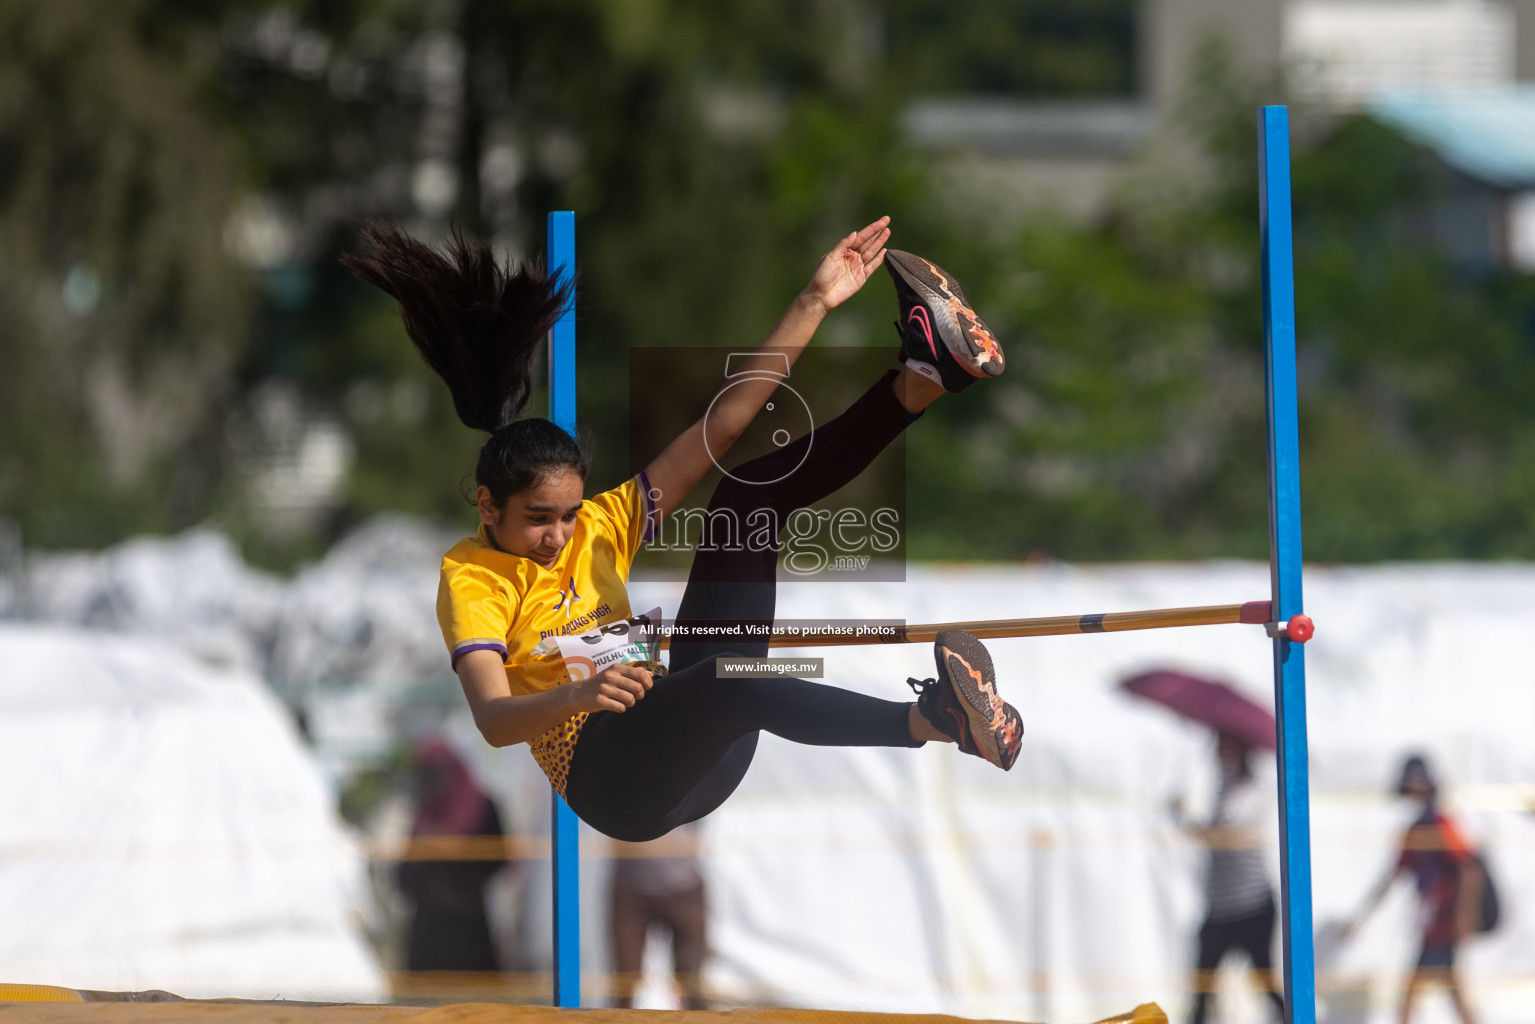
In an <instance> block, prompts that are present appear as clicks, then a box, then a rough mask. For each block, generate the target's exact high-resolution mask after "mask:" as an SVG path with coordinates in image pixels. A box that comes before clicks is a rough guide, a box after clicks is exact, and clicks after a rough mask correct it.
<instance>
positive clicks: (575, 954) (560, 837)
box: [546, 210, 581, 1007]
mask: <svg viewBox="0 0 1535 1024" xmlns="http://www.w3.org/2000/svg"><path fill="white" fill-rule="evenodd" d="M546 230H547V233H548V254H549V255H548V259H549V272H550V273H551V274H553V275H555V276H557V277H561V278H563V279H564V280H566V281H569V282H570V283H571V285H570V296H569V298H568V299H567V300H566V303H565V309H564V311H563V312H561V313H560V318H559V319H558V320H557V321H555V324H554V328H553V330H551V331H550V332H549V419H550V421H551V422H553V423H554V424H555V425H556V426H558V427H560V428H562V429H563V430H565V431H566V432H567V433H569V434H570V435H571V436H575V433H576V288H575V274H576V215H575V214H574V213H573V212H571V211H569V210H559V211H555V212H553V213H550V214H549V217H548V224H547V228H546ZM549 795H550V797H551V799H552V801H553V809H552V810H553V819H552V820H551V821H550V828H549V835H550V838H551V841H552V846H551V856H550V861H551V863H552V866H553V870H554V1005H555V1006H569V1007H576V1006H580V1005H581V836H580V831H579V825H580V822H579V819H577V818H576V812H575V811H572V810H571V809H570V805H569V804H567V803H566V802H565V801H564V800H563V799H562V798H561V797H560V795H559V794H558V793H556V792H554V791H553V790H550V792H549Z"/></svg>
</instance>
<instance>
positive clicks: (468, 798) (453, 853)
mask: <svg viewBox="0 0 1535 1024" xmlns="http://www.w3.org/2000/svg"><path fill="white" fill-rule="evenodd" d="M415 783H416V792H417V800H418V803H417V810H416V821H415V825H414V827H413V828H412V829H411V839H412V843H411V848H412V852H411V856H410V857H409V858H408V859H406V860H404V861H402V862H401V863H400V866H399V870H398V876H397V878H398V881H399V885H400V889H401V891H402V892H404V893H405V896H406V898H407V899H408V900H409V901H410V902H411V904H412V911H411V916H410V924H409V926H408V928H407V930H406V942H405V969H406V970H408V971H495V970H498V969H499V961H498V960H497V957H496V949H495V945H494V943H492V941H491V937H490V922H489V919H488V918H487V916H486V913H485V885H486V883H488V882H489V881H490V880H491V878H492V877H493V876H494V875H495V874H496V873H497V872H498V871H501V870H502V869H503V868H504V867H506V861H505V856H504V849H503V844H502V843H501V839H502V836H503V834H504V833H503V830H502V827H501V815H500V814H499V813H498V812H497V810H496V805H495V803H494V802H492V801H491V799H490V798H489V797H488V796H486V795H485V793H484V791H482V790H481V789H480V787H479V786H478V785H476V784H475V781H474V778H473V776H471V775H470V773H469V768H468V766H466V765H465V764H464V762H463V761H462V760H460V759H459V757H458V755H457V754H455V753H453V750H452V749H451V748H450V747H449V746H448V745H447V744H446V743H444V742H443V741H441V740H432V741H430V742H428V743H426V744H425V745H423V746H422V747H421V749H420V751H419V752H418V753H417V756H416V766H415ZM475 839H478V840H479V841H478V842H475V841H474V840H475ZM417 858H420V859H417ZM427 858H433V859H427ZM436 858H440V859H436Z"/></svg>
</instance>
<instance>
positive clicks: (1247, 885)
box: [1122, 672, 1284, 1024]
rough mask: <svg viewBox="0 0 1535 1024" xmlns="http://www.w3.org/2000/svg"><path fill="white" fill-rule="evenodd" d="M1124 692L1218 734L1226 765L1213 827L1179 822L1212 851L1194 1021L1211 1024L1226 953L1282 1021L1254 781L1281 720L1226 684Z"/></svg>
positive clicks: (1180, 681) (1144, 678)
mask: <svg viewBox="0 0 1535 1024" xmlns="http://www.w3.org/2000/svg"><path fill="white" fill-rule="evenodd" d="M1122 686H1123V688H1124V689H1125V690H1126V691H1128V692H1130V693H1132V694H1135V695H1136V696H1139V697H1144V698H1146V699H1147V700H1151V701H1154V702H1156V703H1158V704H1162V705H1164V706H1166V707H1169V708H1171V709H1172V710H1174V711H1177V712H1179V713H1180V714H1182V715H1184V716H1185V717H1188V718H1192V719H1193V720H1194V721H1197V722H1199V723H1201V724H1203V725H1208V726H1210V727H1211V728H1213V729H1214V730H1215V733H1216V744H1215V754H1216V759H1217V761H1218V763H1219V782H1218V783H1217V787H1216V794H1215V808H1214V811H1213V812H1212V813H1211V815H1210V819H1209V821H1208V822H1204V823H1193V822H1189V821H1187V820H1186V819H1184V817H1183V814H1182V807H1181V804H1178V803H1175V804H1174V815H1175V817H1176V818H1177V819H1178V820H1179V823H1180V824H1182V825H1183V826H1184V827H1185V828H1186V829H1188V831H1190V832H1191V833H1192V834H1194V835H1195V836H1196V837H1197V838H1198V839H1199V840H1200V841H1201V842H1202V843H1203V844H1204V845H1205V846H1206V847H1207V848H1208V851H1209V855H1208V859H1207V861H1206V868H1205V887H1204V888H1205V918H1204V922H1203V923H1202V924H1201V925H1200V927H1199V944H1198V953H1197V956H1196V969H1195V976H1194V1005H1193V1009H1192V1012H1191V1013H1190V1016H1189V1019H1190V1020H1191V1021H1192V1022H1193V1024H1204V1021H1205V1017H1206V1016H1207V1015H1208V1013H1209V1011H1210V1004H1211V1003H1212V1002H1213V998H1212V997H1213V996H1214V991H1215V977H1216V975H1215V972H1216V969H1217V968H1218V967H1219V966H1220V963H1221V961H1222V960H1223V959H1225V957H1226V954H1227V953H1231V952H1237V951H1240V952H1243V953H1246V954H1247V957H1248V959H1249V960H1250V961H1251V962H1252V966H1253V971H1254V973H1256V974H1257V976H1258V979H1259V982H1260V984H1261V985H1262V986H1263V989H1264V991H1265V992H1266V993H1267V995H1268V998H1269V1001H1270V1002H1271V1003H1272V1005H1273V1007H1274V1010H1275V1012H1276V1013H1277V1015H1278V1016H1277V1017H1275V1019H1276V1020H1283V1019H1284V997H1283V996H1281V995H1280V994H1279V991H1278V989H1277V987H1276V986H1275V982H1274V959H1273V949H1274V925H1275V923H1276V920H1277V910H1276V904H1275V900H1274V887H1273V885H1272V884H1271V883H1270V881H1269V874H1268V867H1267V865H1266V864H1265V863H1264V858H1263V825H1264V822H1265V820H1266V819H1267V808H1266V802H1265V800H1264V798H1263V794H1262V792H1261V790H1260V789H1259V787H1258V785H1257V783H1256V782H1255V781H1254V779H1253V770H1252V758H1253V750H1254V749H1255V748H1262V749H1265V750H1270V751H1272V750H1273V749H1274V747H1275V742H1274V717H1273V715H1271V714H1270V713H1269V712H1268V710H1267V709H1265V708H1263V707H1260V706H1259V705H1257V704H1254V703H1253V702H1252V701H1250V700H1248V699H1247V698H1246V697H1244V696H1243V695H1242V694H1240V693H1238V692H1237V691H1236V690H1233V689H1232V688H1231V687H1229V686H1226V685H1225V684H1223V683H1216V682H1211V681H1210V680H1206V679H1200V678H1197V677H1195V676H1190V675H1185V674H1183V673H1181V672H1147V673H1143V674H1141V675H1138V676H1135V677H1133V678H1130V679H1127V680H1125V681H1124V683H1123V684H1122Z"/></svg>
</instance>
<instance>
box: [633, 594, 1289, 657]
mask: <svg viewBox="0 0 1535 1024" xmlns="http://www.w3.org/2000/svg"><path fill="white" fill-rule="evenodd" d="M1269 607H1270V605H1269V602H1267V601H1248V602H1247V603H1246V604H1216V605H1205V606H1203V607H1200V608H1155V609H1151V610H1149V611H1138V612H1101V613H1098V614H1093V615H1047V616H1042V617H1039V618H1031V619H987V620H983V621H979V622H930V623H924V624H920V625H912V626H891V627H886V628H885V629H882V630H880V631H878V632H871V633H870V634H867V635H863V636H852V635H848V634H847V633H846V632H839V633H836V634H833V635H827V636H815V635H806V634H804V633H797V634H781V633H778V632H776V631H775V632H774V634H773V636H772V638H771V639H769V641H768V646H769V647H850V646H865V645H869V644H922V643H931V642H932V641H933V640H935V639H937V637H938V634H939V633H940V632H942V631H943V630H945V629H962V630H964V631H965V632H966V633H969V634H970V635H971V636H974V637H977V638H979V639H981V640H1001V639H1005V638H1008V637H1025V636H1069V635H1071V634H1073V633H1119V632H1124V631H1126V630H1132V629H1170V628H1172V627H1175V626H1223V625H1229V624H1232V623H1238V622H1244V623H1249V624H1252V625H1260V626H1261V625H1267V624H1268V623H1269ZM1297 618H1303V616H1297ZM1309 625H1310V622H1309V620H1308V621H1307V626H1308V627H1309ZM1309 636H1310V631H1309V628H1308V629H1307V632H1306V633H1305V637H1307V638H1309ZM1295 639H1297V640H1299V641H1300V642H1302V643H1304V642H1305V640H1304V639H1303V638H1302V637H1300V636H1297V637H1296V638H1295ZM661 646H662V647H670V646H671V641H670V638H667V639H663V640H662V641H661Z"/></svg>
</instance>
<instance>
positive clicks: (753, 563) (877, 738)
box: [565, 371, 922, 842]
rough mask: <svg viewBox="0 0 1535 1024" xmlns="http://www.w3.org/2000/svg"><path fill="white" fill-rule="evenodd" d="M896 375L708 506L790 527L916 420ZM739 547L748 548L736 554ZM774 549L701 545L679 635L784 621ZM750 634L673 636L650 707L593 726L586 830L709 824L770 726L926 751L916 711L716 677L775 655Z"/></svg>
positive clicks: (591, 721) (580, 767)
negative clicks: (778, 613) (729, 661)
mask: <svg viewBox="0 0 1535 1024" xmlns="http://www.w3.org/2000/svg"><path fill="white" fill-rule="evenodd" d="M894 377H895V371H891V372H890V373H889V374H887V375H886V376H885V377H884V378H882V379H881V380H880V381H879V382H878V383H876V384H875V385H874V386H873V387H872V388H870V389H869V390H868V391H867V392H865V393H864V395H863V397H861V398H859V399H858V401H856V402H854V403H853V404H852V406H851V407H849V408H848V410H847V411H846V412H844V413H843V414H842V415H841V416H839V417H837V418H836V419H834V420H832V421H831V422H830V423H827V424H826V425H825V426H822V427H819V428H817V429H816V430H815V431H814V432H813V434H808V435H806V436H804V437H801V438H799V439H798V440H796V441H794V442H792V443H790V444H788V445H786V446H784V447H783V448H780V449H779V450H777V451H775V452H771V453H769V454H767V455H764V456H762V457H761V458H758V459H753V460H752V461H750V462H747V463H745V464H743V465H741V466H738V467H736V468H735V469H732V470H731V471H730V474H731V475H729V476H727V477H726V478H725V479H724V480H723V481H721V483H720V484H719V486H718V487H716V488H715V491H714V496H713V498H712V499H711V500H710V502H709V510H710V511H711V512H714V511H716V510H726V512H727V514H728V515H732V516H734V517H735V518H736V522H738V523H741V524H745V523H746V522H747V521H748V516H750V515H752V514H753V513H759V512H763V511H766V512H768V513H770V514H772V515H774V516H776V517H777V518H776V522H777V523H778V524H779V525H780V527H781V526H782V525H783V524H784V523H785V522H786V521H787V518H788V516H789V515H791V514H792V513H793V512H794V511H795V510H797V509H801V508H805V507H807V506H809V505H811V504H813V503H815V502H817V501H820V500H821V499H822V498H824V497H826V496H827V495H829V494H831V493H832V492H833V491H835V490H837V489H838V488H840V487H842V486H843V485H844V484H846V483H848V482H849V481H850V480H852V479H853V478H854V477H856V476H858V474H859V473H861V472H863V470H864V468H865V467H867V466H868V464H869V463H870V462H872V461H873V460H874V457H875V456H877V455H878V454H879V453H880V452H881V451H883V450H884V449H885V447H886V446H887V445H888V444H890V442H891V441H893V440H895V438H897V437H898V436H900V433H901V431H903V430H905V429H906V426H907V424H908V423H910V422H911V421H912V420H914V419H915V418H916V417H915V416H913V415H911V414H910V413H908V412H907V411H906V410H905V408H904V407H903V406H902V405H901V403H900V402H899V401H898V400H897V399H896V397H895V392H894V391H893V390H892V388H891V381H892V380H893V379H894ZM807 447H808V448H809V454H808V455H807V454H806V448H807ZM801 459H804V463H803V465H801V464H800V460H801ZM795 467H798V468H797V469H796V468H795ZM780 477H781V478H782V479H780ZM750 481H772V482H771V483H760V484H757V483H751V482H750ZM732 547H735V548H739V550H727V548H732ZM763 548H764V549H763V550H759V551H753V550H750V545H746V544H741V545H734V546H732V545H719V546H717V547H713V546H711V545H709V544H707V543H700V545H699V549H698V551H697V552H696V553H695V554H694V556H693V566H692V571H691V572H690V573H689V574H688V585H687V589H686V591H684V593H683V595H682V604H681V606H680V607H679V608H678V610H677V623H678V625H679V627H683V629H684V630H685V629H686V627H688V626H689V625H699V624H705V623H716V624H718V623H739V624H752V625H759V626H766V625H771V624H772V622H773V614H774V609H775V606H776V602H777V569H778V542H777V539H776V537H775V538H774V541H773V543H772V545H770V546H763ZM750 635H751V636H752V637H753V639H749V640H748V639H729V640H713V641H709V640H682V639H678V640H674V642H673V643H672V645H671V662H670V673H669V674H668V675H666V676H663V677H661V678H658V679H657V680H656V681H655V685H654V686H653V687H651V690H650V692H649V693H648V694H646V695H645V698H644V699H643V700H641V701H639V702H638V703H637V704H635V705H634V707H632V708H630V709H628V710H627V711H624V712H622V713H619V712H614V711H598V712H596V713H594V714H593V715H592V716H591V717H590V718H588V719H587V721H586V726H585V728H583V729H582V730H581V738H580V739H579V740H578V741H577V743H576V749H575V753H574V755H573V757H572V759H571V765H570V774H569V777H568V779H567V782H566V786H565V798H566V800H567V801H568V802H569V804H570V806H571V808H572V809H573V810H574V811H575V812H576V813H577V814H578V815H580V817H581V819H582V820H583V821H585V822H586V823H587V824H589V825H591V826H592V827H593V828H595V829H597V830H598V831H599V832H603V833H606V834H607V835H610V836H612V837H614V838H615V839H621V840H625V841H628V842H644V841H646V840H650V839H655V838H658V837H659V836H663V835H665V834H666V833H667V832H670V831H671V830H672V829H674V828H676V827H677V826H678V825H681V824H684V823H686V822H689V821H696V820H698V819H699V818H702V817H703V816H704V815H706V814H708V813H709V812H710V811H712V810H714V809H715V808H716V807H718V806H719V805H720V804H722V803H724V801H725V799H726V797H728V796H730V794H731V793H733V792H734V791H735V788H736V787H737V786H738V785H740V783H741V779H742V778H743V777H744V776H745V775H746V769H747V768H748V767H749V766H750V765H751V759H752V755H753V754H754V753H755V752H756V749H757V734H758V732H760V731H762V730H766V731H767V732H770V733H772V734H773V735H775V736H781V737H783V738H784V739H787V740H792V741H793V742H795V743H806V744H812V745H815V746H836V747H918V746H921V745H922V744H921V743H920V742H919V741H914V740H913V739H912V738H911V733H910V730H909V728H908V725H907V720H908V715H909V711H908V709H909V707H910V704H908V703H904V702H896V701H887V700H880V699H878V698H876V697H866V696H864V695H863V694H859V693H853V692H850V691H848V690H839V689H837V688H836V687H832V686H823V685H821V684H819V683H812V682H807V681H806V680H803V679H777V678H774V679H741V678H729V679H716V678H715V660H716V659H718V658H720V657H722V656H733V657H748V658H760V657H762V656H764V655H766V654H767V651H768V642H767V638H766V635H765V634H764V635H762V636H761V638H760V639H757V638H756V637H757V636H758V634H756V633H752V634H750Z"/></svg>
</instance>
